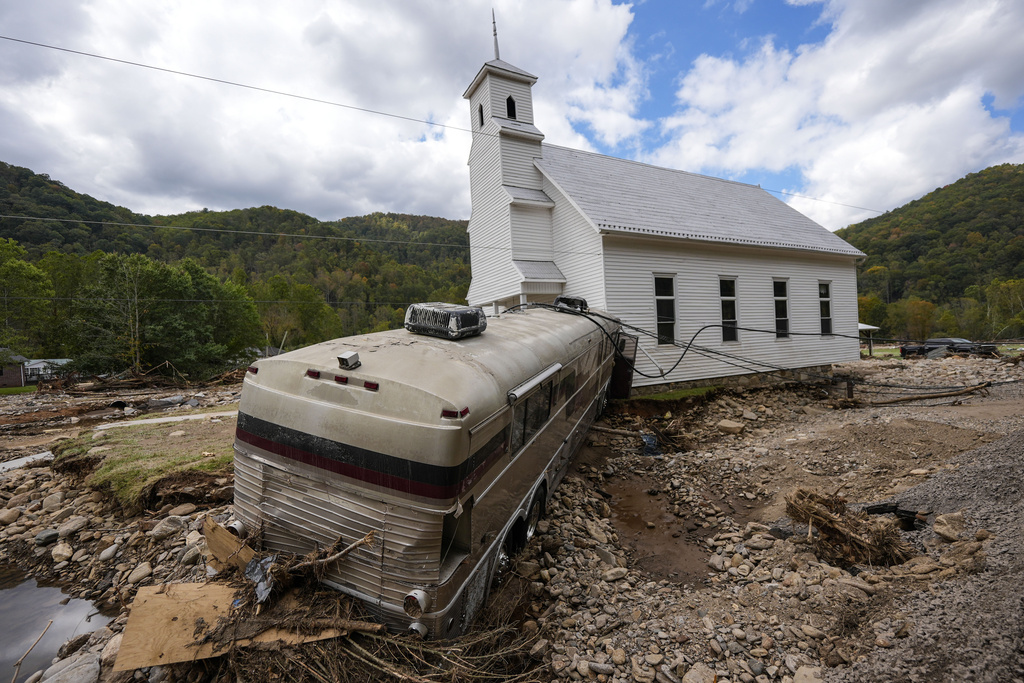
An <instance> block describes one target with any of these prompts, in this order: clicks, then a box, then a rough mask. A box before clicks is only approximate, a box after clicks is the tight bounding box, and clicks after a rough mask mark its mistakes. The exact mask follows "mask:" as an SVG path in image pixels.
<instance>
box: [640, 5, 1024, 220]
mask: <svg viewBox="0 0 1024 683" xmlns="http://www.w3.org/2000/svg"><path fill="white" fill-rule="evenodd" d="M790 2H791V3H792V4H812V2H814V0H790ZM822 4H823V15H822V16H823V21H826V22H828V23H829V24H830V29H831V30H830V33H829V35H828V37H827V38H826V39H825V40H824V41H823V42H822V43H819V44H809V45H803V46H801V47H800V48H799V49H797V50H796V51H795V52H794V53H791V52H787V51H785V50H779V49H776V48H775V46H774V44H773V43H772V41H771V39H766V40H765V42H764V43H763V44H762V45H761V46H760V49H759V50H757V51H755V52H753V53H752V54H750V55H748V56H747V57H745V58H743V59H729V58H722V57H714V56H709V55H704V56H702V57H700V58H699V59H697V60H696V61H695V62H694V64H693V66H692V68H691V70H690V71H689V72H688V73H686V74H685V75H684V76H683V78H682V80H681V85H680V87H679V90H678V92H677V97H678V103H679V109H678V112H677V113H676V114H675V115H673V116H671V117H667V118H666V119H665V120H663V121H661V125H662V127H663V130H664V131H665V132H666V133H667V134H668V136H669V138H670V142H669V143H668V144H666V145H665V146H663V147H661V148H659V149H656V150H653V151H652V152H650V157H651V159H653V160H654V161H656V162H657V163H662V164H665V165H671V166H676V167H679V168H686V169H688V170H703V171H705V172H712V173H720V174H725V175H739V174H742V173H746V172H749V171H750V170H752V169H754V170H756V169H763V170H766V171H771V172H778V171H781V170H783V169H792V168H796V169H798V170H799V172H800V173H801V175H802V177H803V179H804V184H803V186H802V187H797V188H787V189H789V190H791V191H794V192H797V193H800V194H806V195H809V196H813V197H819V198H821V199H826V200H830V201H833V202H838V203H841V204H852V205H857V206H862V207H868V208H879V209H889V208H893V207H895V206H898V205H901V204H903V203H905V202H906V201H908V200H910V199H913V198H916V197H918V196H920V195H921V194H923V193H925V192H928V191H930V190H932V189H934V188H935V187H936V186H937V185H943V184H946V183H949V182H952V181H953V180H955V179H957V178H959V177H961V176H962V175H964V174H966V173H968V172H971V171H975V170H978V169H980V168H983V167H985V166H988V165H991V164H996V163H1002V162H1006V161H1016V162H1020V161H1024V136H1021V135H1020V134H1015V133H1012V132H1011V131H1010V129H1009V121H1008V119H1006V118H1005V117H1002V118H1001V117H998V116H994V115H992V114H991V113H989V112H988V111H987V110H986V108H985V106H984V103H983V98H984V97H985V96H986V95H991V96H993V97H994V103H995V106H996V107H997V108H998V107H1002V108H1013V107H1016V106H1019V103H1020V99H1021V97H1022V96H1024V70H1022V69H1020V67H1019V65H1020V64H1024V41H1021V40H1020V39H1019V36H1021V35H1024V4H1021V3H1018V2H1005V1H1000V0H971V1H970V2H964V1H962V0H934V1H933V2H895V3H894V2H890V1H889V0H827V2H823V3H822ZM791 203H792V204H793V205H794V206H795V207H796V208H798V209H799V210H801V211H802V212H804V213H806V214H807V215H809V216H811V217H812V218H814V219H816V220H818V221H819V222H821V223H822V224H824V225H826V226H827V227H830V228H833V229H835V228H839V227H842V226H844V225H847V224H848V223H850V222H855V221H857V220H861V219H863V218H866V217H868V216H870V215H874V214H873V213H871V212H865V211H860V210H857V209H851V208H848V207H843V206H838V205H836V204H825V203H822V202H813V201H809V200H805V199H793V200H791Z"/></svg>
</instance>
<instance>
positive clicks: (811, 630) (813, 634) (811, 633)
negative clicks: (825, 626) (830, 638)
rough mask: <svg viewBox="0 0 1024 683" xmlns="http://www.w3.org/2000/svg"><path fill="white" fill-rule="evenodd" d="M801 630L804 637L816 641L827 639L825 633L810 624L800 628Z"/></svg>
mask: <svg viewBox="0 0 1024 683" xmlns="http://www.w3.org/2000/svg"><path fill="white" fill-rule="evenodd" d="M800 630H801V631H803V632H804V635H806V636H808V637H810V638H814V639H815V640H822V639H823V638H824V637H825V632H824V631H822V630H821V629H817V628H815V627H813V626H811V625H810V624H804V625H803V626H801V627H800Z"/></svg>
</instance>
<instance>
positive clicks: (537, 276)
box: [512, 259, 565, 282]
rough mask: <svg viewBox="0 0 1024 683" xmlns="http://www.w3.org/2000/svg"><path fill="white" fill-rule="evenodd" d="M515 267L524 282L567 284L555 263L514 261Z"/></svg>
mask: <svg viewBox="0 0 1024 683" xmlns="http://www.w3.org/2000/svg"><path fill="white" fill-rule="evenodd" d="M512 263H513V264H515V267H516V268H518V269H519V274H520V275H522V276H523V279H524V280H542V281H544V282H565V276H564V275H562V271H560V270H559V269H558V266H556V265H555V262H554V261H520V260H518V259H517V260H513V261H512Z"/></svg>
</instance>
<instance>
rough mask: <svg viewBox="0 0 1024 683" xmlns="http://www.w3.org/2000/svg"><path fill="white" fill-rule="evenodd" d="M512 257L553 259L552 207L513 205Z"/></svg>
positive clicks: (533, 259)
mask: <svg viewBox="0 0 1024 683" xmlns="http://www.w3.org/2000/svg"><path fill="white" fill-rule="evenodd" d="M511 223H512V258H514V259H520V260H523V261H551V260H553V258H554V256H553V254H552V248H551V209H547V208H542V207H536V206H512V207H511Z"/></svg>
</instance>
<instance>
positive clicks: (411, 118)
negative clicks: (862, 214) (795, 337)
mask: <svg viewBox="0 0 1024 683" xmlns="http://www.w3.org/2000/svg"><path fill="white" fill-rule="evenodd" d="M0 39H3V40H9V41H11V42H14V43H22V44H23V45H32V46H34V47H41V48H45V49H47V50H56V51H58V52H66V53H68V54H73V55H79V56H81V57H91V58H93V59H101V60H104V61H108V62H114V63H116V64H125V65H127V66H135V67H138V68H140V69H150V70H152V71H160V72H163V73H168V74H173V75H175V76H185V77H187V78H196V79H199V80H202V81H209V82H211V83H218V84H220V85H229V86H231V87H234V88H243V89H245V90H253V91H255V92H262V93H267V94H270V95H280V96H281V97H289V98H292V99H296V100H303V101H305V102H313V103H315V104H326V105H328V106H330V107H339V108H341V109H350V110H352V111H358V112H363V113H365V114H374V115H376V116H385V117H388V118H392V119H398V120H400V121H409V122H412V123H422V124H426V125H428V126H434V127H437V128H443V129H445V130H455V131H459V132H461V133H470V134H473V135H484V136H488V137H500V134H499V133H488V132H486V131H483V130H473V129H471V128H463V127H462V126H453V125H450V124H446V123H438V122H437V121H431V120H429V119H419V118H416V117H415V116H405V115H403V114H392V113H391V112H386V111H382V110H379V109H369V108H367V107H357V106H356V105H353V104H344V103H342V102H334V101H332V100H325V99H322V98H319V97H311V96H308V95H298V94H296V93H290V92H287V91H284V90H275V89H273V88H264V87H262V86H258V85H250V84H248V83H239V82H238V81H229V80H227V79H224V78H215V77H213V76H204V75H202V74H194V73H191V72H188V71H180V70H178V69H169V68H167V67H162V66H153V65H151V64H144V63H142V62H135V61H131V60H128V59H119V58H117V57H108V56H106V55H101V54H96V53H95V52H85V51H83V50H72V49H70V48H66V47H60V46H58V45H48V44H46V43H39V42H35V41H32V40H24V39H22V38H14V37H12V36H4V35H0ZM762 189H764V190H765V191H766V192H774V193H776V194H783V195H788V196H791V197H799V198H801V199H809V200H811V201H815V202H821V203H823V204H834V205H836V206H845V207H847V208H851V209H860V210H862V211H872V212H874V213H879V214H881V213H885V212H884V211H879V210H878V209H869V208H866V207H863V206H855V205H853V204H843V203H842V202H834V201H832V200H829V199H819V198H817V197H809V196H807V195H801V194H795V193H792V192H786V191H784V190H768V189H765V188H762Z"/></svg>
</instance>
